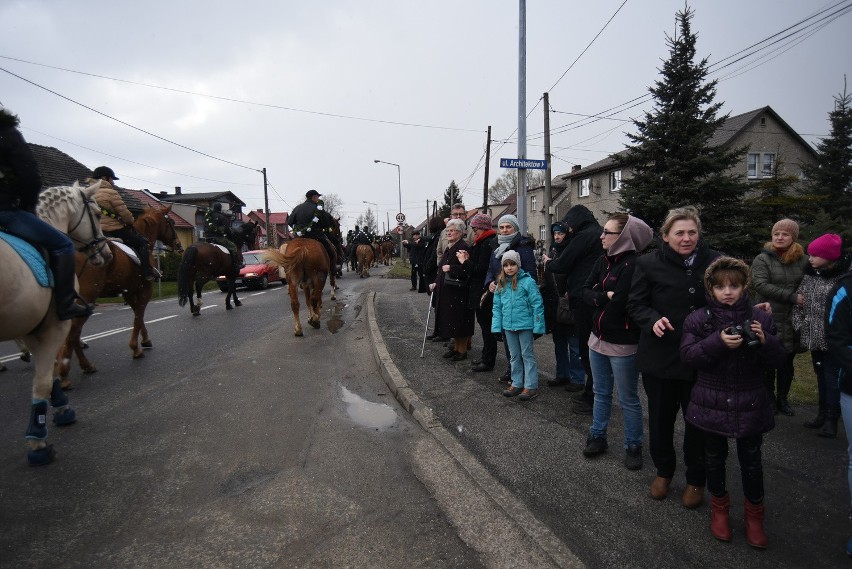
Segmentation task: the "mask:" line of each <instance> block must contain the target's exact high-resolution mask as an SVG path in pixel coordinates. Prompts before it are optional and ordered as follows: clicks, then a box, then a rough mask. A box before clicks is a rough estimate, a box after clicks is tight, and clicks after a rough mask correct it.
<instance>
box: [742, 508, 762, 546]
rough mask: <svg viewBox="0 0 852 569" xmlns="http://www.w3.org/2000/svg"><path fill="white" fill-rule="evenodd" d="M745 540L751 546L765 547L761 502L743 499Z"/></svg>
mask: <svg viewBox="0 0 852 569" xmlns="http://www.w3.org/2000/svg"><path fill="white" fill-rule="evenodd" d="M745 526H746V540H747V541H748V544H749V545H750V546H752V547H756V548H758V549H766V544H767V540H766V531H765V530H764V529H763V502H761V503H759V504H752V503H751V502H749V501H748V500H746V501H745Z"/></svg>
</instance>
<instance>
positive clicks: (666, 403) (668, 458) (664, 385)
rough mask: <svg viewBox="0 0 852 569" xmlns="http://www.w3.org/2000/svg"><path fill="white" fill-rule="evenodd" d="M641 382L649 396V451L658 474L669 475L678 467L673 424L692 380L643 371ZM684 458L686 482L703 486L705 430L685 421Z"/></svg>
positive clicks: (689, 391)
mask: <svg viewBox="0 0 852 569" xmlns="http://www.w3.org/2000/svg"><path fill="white" fill-rule="evenodd" d="M642 385H643V386H644V387H645V393H646V394H647V396H648V450H649V451H650V452H651V460H653V461H654V466H655V467H656V468H657V476H662V477H663V478H672V477H673V476H674V473H675V470H677V454H676V453H675V448H674V427H675V421H676V420H677V414H678V411H680V412H681V414H683V413H684V412H685V411H686V407H687V405H688V404H689V396H690V394H691V393H692V381H687V380H682V379H667V378H662V377H657V376H653V375H648V374H645V373H643V374H642ZM684 423H685V426H684V434H683V460H684V463H686V483H687V484H692V485H693V486H704V484H705V482H706V479H707V474H706V470H705V466H704V431H702V430H701V429H699V428H697V427H694V426H692V425H691V424H690V423H688V422H687V421H684Z"/></svg>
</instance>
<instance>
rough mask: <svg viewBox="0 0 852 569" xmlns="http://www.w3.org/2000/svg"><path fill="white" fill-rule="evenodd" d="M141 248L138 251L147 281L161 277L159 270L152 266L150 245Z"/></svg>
mask: <svg viewBox="0 0 852 569" xmlns="http://www.w3.org/2000/svg"><path fill="white" fill-rule="evenodd" d="M140 249H141V250H139V251H136V255H137V256H138V257H139V265H140V268H141V269H142V277H143V278H144V279H145V280H146V281H153V280H155V279H157V278H159V277H160V274H159V271H157V270H156V269H155V268H154V267H152V266H151V257H149V256H148V247H147V246H146V247H144V248H142V247H140Z"/></svg>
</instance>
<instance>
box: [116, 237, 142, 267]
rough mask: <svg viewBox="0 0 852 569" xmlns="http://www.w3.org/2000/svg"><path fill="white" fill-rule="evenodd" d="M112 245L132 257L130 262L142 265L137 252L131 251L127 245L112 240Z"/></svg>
mask: <svg viewBox="0 0 852 569" xmlns="http://www.w3.org/2000/svg"><path fill="white" fill-rule="evenodd" d="M110 241H112V244H113V245H115V246H116V247H118V248H119V249H121V250H122V251H124V254H125V255H127V256H128V257H130V260H131V261H133V262H134V263H136V264H137V265H141V262H140V261H139V256H138V255H137V254H136V251H134V250H133V249H131V248H130V247H129V246H128V245H125V244H124V242H123V241H116V240H115V239H110Z"/></svg>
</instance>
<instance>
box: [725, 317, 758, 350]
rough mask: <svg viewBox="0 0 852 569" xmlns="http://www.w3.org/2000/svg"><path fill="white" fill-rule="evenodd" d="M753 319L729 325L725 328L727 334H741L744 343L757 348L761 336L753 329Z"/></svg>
mask: <svg viewBox="0 0 852 569" xmlns="http://www.w3.org/2000/svg"><path fill="white" fill-rule="evenodd" d="M751 322H752V321H751V320H745V321H743V323H742V324H737V325H736V326H729V327H727V328H725V334H727V335H729V336H739V337H741V338H742V339H743V343H744V344H745V345H746V346H748V347H749V348H757V347H758V346H760V338H758V337H757V334H755V333H754V330H752V329H751Z"/></svg>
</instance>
